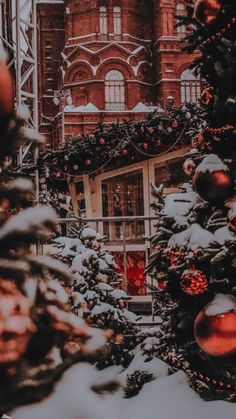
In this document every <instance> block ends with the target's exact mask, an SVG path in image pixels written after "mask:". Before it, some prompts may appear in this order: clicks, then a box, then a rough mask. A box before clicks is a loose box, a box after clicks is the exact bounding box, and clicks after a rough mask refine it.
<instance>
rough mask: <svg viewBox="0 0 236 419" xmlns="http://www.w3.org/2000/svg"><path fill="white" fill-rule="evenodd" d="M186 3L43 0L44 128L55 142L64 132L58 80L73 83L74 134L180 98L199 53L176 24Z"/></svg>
mask: <svg viewBox="0 0 236 419" xmlns="http://www.w3.org/2000/svg"><path fill="white" fill-rule="evenodd" d="M181 7H185V1H184V0H177V1H176V0H156V1H155V0H65V1H53V0H49V1H48V2H47V1H41V2H40V1H39V2H38V19H39V52H40V55H39V79H40V97H41V96H42V102H40V109H41V112H40V113H41V115H42V116H41V119H40V129H41V131H42V132H44V133H45V134H46V135H48V137H49V139H52V135H54V141H53V142H54V144H56V143H58V139H59V138H60V137H61V132H62V130H61V123H62V120H63V118H62V115H61V113H60V112H59V110H60V109H58V108H56V107H55V105H54V104H53V102H52V99H53V92H54V90H55V89H57V88H60V89H70V90H71V96H72V100H73V103H72V106H69V107H68V106H67V107H66V108H65V114H64V121H65V135H66V136H71V135H75V134H78V133H80V132H85V131H86V132H87V131H91V130H93V129H94V127H95V125H96V124H97V122H108V123H109V122H113V121H116V120H117V119H119V120H123V119H128V120H130V119H138V118H140V117H142V115H143V114H144V113H145V112H147V111H148V110H151V109H153V106H156V107H158V106H159V107H160V106H165V105H166V104H167V102H168V101H170V100H174V104H175V105H179V104H180V102H181V82H180V79H181V74H182V73H183V71H184V70H185V69H187V68H188V67H189V65H190V63H191V61H192V57H189V56H187V55H185V54H183V53H182V52H181V46H182V41H181V37H182V34H181V33H179V32H181V30H180V31H177V29H176V28H175V20H176V18H175V16H176V14H177V13H178V12H177V11H176V10H177V9H178V10H179V8H180V10H181ZM56 115H57V116H56ZM53 117H55V118H53ZM48 118H49V119H48ZM53 133H54V134H53ZM55 137H56V138H55Z"/></svg>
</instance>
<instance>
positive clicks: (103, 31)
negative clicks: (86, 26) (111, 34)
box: [100, 6, 108, 35]
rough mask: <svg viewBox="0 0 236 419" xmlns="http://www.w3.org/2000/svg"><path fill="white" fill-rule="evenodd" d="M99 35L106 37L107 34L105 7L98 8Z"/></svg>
mask: <svg viewBox="0 0 236 419" xmlns="http://www.w3.org/2000/svg"><path fill="white" fill-rule="evenodd" d="M100 33H101V35H107V33H108V25H107V8H106V6H101V7H100Z"/></svg>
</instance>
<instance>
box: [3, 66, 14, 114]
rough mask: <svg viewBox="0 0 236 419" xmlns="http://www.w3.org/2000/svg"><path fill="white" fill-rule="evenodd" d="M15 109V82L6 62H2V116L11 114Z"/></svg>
mask: <svg viewBox="0 0 236 419" xmlns="http://www.w3.org/2000/svg"><path fill="white" fill-rule="evenodd" d="M13 107H14V89H13V80H12V77H11V75H10V72H9V70H8V68H7V65H6V63H5V61H0V115H2V114H3V115H6V114H11V113H12V112H13Z"/></svg>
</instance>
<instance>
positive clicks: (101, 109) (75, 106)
mask: <svg viewBox="0 0 236 419" xmlns="http://www.w3.org/2000/svg"><path fill="white" fill-rule="evenodd" d="M185 7H186V6H185V1H184V0H177V1H176V0H156V1H155V0H65V1H60V0H58V1H57V0H54V1H53V0H48V1H38V28H39V37H38V39H39V41H38V42H39V80H40V85H39V89H40V92H39V97H40V110H41V112H40V121H39V122H40V130H41V132H42V133H44V134H45V135H46V136H47V137H48V143H49V145H50V144H51V145H52V146H54V147H57V146H58V145H60V143H61V141H62V137H63V134H64V135H65V137H69V136H73V135H76V134H79V133H81V132H91V131H92V130H93V129H94V128H95V126H96V125H97V123H98V122H106V123H110V122H114V121H117V120H120V121H123V119H125V120H137V119H140V118H142V117H143V116H144V115H145V114H146V113H147V112H150V111H152V110H153V109H160V111H161V109H162V108H163V107H165V106H167V105H172V104H174V105H180V104H181V103H184V102H185V101H192V102H196V101H197V98H198V97H199V95H200V80H199V79H196V78H195V77H194V76H193V74H192V72H191V71H190V70H189V66H190V63H191V61H192V59H193V57H190V56H188V55H185V54H183V52H182V51H181V47H182V44H183V41H182V38H183V35H184V34H185V32H186V28H185V27H184V26H180V27H179V28H178V29H176V27H175V22H176V15H177V14H178V15H179V14H184V13H185ZM56 89H59V90H60V92H64V95H65V96H66V97H64V99H63V98H62V97H60V98H59V101H58V103H57V105H55V104H54V103H53V97H54V92H55V90H56ZM68 99H69V100H68ZM67 100H68V103H67ZM58 105H59V106H58ZM186 151H187V149H186V148H182V149H179V150H174V151H171V152H169V153H168V154H165V155H164V156H161V155H160V156H156V157H153V158H149V159H146V160H144V161H141V162H136V163H135V162H131V163H130V164H129V165H128V166H126V167H120V168H119V169H114V170H110V171H105V172H103V173H99V174H97V175H96V177H95V178H91V177H89V176H82V177H79V176H78V177H76V176H75V177H74V178H73V185H72V184H70V185H69V188H68V187H67V184H66V179H64V180H63V181H61V180H58V179H56V178H55V179H52V183H53V185H54V189H55V188H56V189H58V190H59V186H60V190H62V189H61V188H62V187H63V188H65V189H64V190H63V191H65V190H66V188H67V194H68V195H69V191H70V193H71V196H74V197H73V199H72V204H73V201H75V206H79V208H80V211H81V212H84V215H86V216H87V217H88V218H90V219H91V218H92V219H94V218H96V219H98V218H99V219H100V218H101V217H114V216H115V217H117V216H126V217H130V216H134V217H136V219H135V221H134V222H129V223H127V224H125V225H124V224H123V223H121V222H119V221H118V222H114V221H113V222H108V221H105V222H103V221H102V222H96V223H95V224H94V225H93V224H92V226H93V227H95V228H96V229H98V230H99V232H100V233H101V234H106V235H107V237H108V241H109V243H108V245H107V247H108V248H109V250H110V251H113V252H115V253H116V255H117V257H118V263H119V264H120V266H121V270H122V269H123V271H124V272H125V277H126V279H127V289H128V292H129V294H131V295H139V296H142V295H144V294H145V286H144V278H145V276H144V265H145V260H147V258H148V254H149V250H150V249H149V248H150V243H149V241H148V240H147V239H145V237H148V236H150V234H151V233H152V232H153V225H152V222H150V221H148V220H147V219H145V220H144V219H141V218H140V217H143V216H145V217H150V216H152V215H153V214H152V211H151V209H150V203H151V202H152V196H151V192H150V184H151V183H156V184H160V183H162V184H163V185H164V188H165V191H166V193H169V192H173V191H178V185H179V184H180V183H181V182H182V181H185V178H184V175H183V173H182V161H183V157H184V155H185V154H186ZM63 182H64V183H63ZM57 185H59V186H58V187H57ZM61 185H62V186H61ZM71 186H72V189H73V191H74V192H73V194H72V192H71ZM75 191H76V192H75ZM73 208H74V205H73ZM124 239H125V240H124ZM124 243H125V248H124ZM124 255H125V258H124ZM123 260H125V261H126V265H124V264H123V262H122V261H123ZM140 298H141V297H140Z"/></svg>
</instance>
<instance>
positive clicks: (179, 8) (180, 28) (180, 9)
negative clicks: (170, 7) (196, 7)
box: [176, 3, 186, 35]
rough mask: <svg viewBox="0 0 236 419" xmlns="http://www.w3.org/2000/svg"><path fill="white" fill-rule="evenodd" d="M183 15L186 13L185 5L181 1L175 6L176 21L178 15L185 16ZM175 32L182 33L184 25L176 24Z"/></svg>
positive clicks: (183, 32)
mask: <svg viewBox="0 0 236 419" xmlns="http://www.w3.org/2000/svg"><path fill="white" fill-rule="evenodd" d="M185 15H186V9H185V5H184V4H183V3H178V4H177V6H176V16H177V22H178V21H179V19H178V17H180V16H185ZM177 33H178V34H179V35H184V34H185V33H186V26H185V25H178V26H177Z"/></svg>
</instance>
